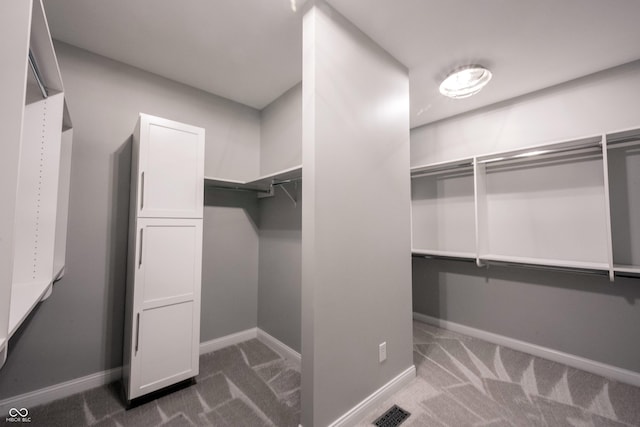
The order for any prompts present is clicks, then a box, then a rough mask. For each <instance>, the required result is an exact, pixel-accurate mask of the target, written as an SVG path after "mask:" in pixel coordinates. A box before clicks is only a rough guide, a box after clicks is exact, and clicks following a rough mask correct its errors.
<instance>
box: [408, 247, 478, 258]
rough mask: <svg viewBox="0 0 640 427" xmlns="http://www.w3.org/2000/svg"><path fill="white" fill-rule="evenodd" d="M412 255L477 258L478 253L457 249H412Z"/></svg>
mask: <svg viewBox="0 0 640 427" xmlns="http://www.w3.org/2000/svg"><path fill="white" fill-rule="evenodd" d="M411 254H412V255H424V256H433V257H442V258H462V259H470V260H475V259H476V254H475V253H474V252H456V251H439V250H433V249H415V248H414V249H411Z"/></svg>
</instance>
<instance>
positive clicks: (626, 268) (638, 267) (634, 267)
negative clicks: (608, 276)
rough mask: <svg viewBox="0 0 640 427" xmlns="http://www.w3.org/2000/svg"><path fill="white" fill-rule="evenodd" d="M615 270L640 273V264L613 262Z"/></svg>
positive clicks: (617, 271)
mask: <svg viewBox="0 0 640 427" xmlns="http://www.w3.org/2000/svg"><path fill="white" fill-rule="evenodd" d="M613 271H615V272H616V273H630V274H638V275H640V265H624V264H613Z"/></svg>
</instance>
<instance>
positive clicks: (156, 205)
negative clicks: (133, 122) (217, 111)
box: [138, 114, 204, 218]
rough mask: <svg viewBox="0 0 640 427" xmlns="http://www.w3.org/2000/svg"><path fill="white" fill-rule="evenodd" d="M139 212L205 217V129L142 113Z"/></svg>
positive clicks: (162, 215)
mask: <svg viewBox="0 0 640 427" xmlns="http://www.w3.org/2000/svg"><path fill="white" fill-rule="evenodd" d="M139 138H140V142H139V144H140V145H139V149H140V153H139V155H140V157H139V165H140V167H139V170H138V174H139V176H138V185H139V191H138V216H139V217H146V218H202V209H203V207H202V206H203V197H204V129H202V128H198V127H194V126H189V125H185V124H182V123H178V122H174V121H171V120H166V119H161V118H158V117H153V116H148V115H145V114H141V115H140V136H139Z"/></svg>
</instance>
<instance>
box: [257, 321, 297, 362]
mask: <svg viewBox="0 0 640 427" xmlns="http://www.w3.org/2000/svg"><path fill="white" fill-rule="evenodd" d="M258 339H259V340H260V341H262V342H263V343H264V344H266V345H268V346H269V347H271V349H272V350H273V351H275V352H276V353H278V354H279V355H280V356H282V357H284V358H285V359H289V360H293V361H294V362H296V363H297V364H298V365H300V363H301V361H302V357H301V356H300V353H298V352H297V351H295V350H294V349H292V348H291V347H289V346H288V345H286V344H285V343H283V342H282V341H280V340H278V339H277V338H274V337H273V336H271V335H269V334H268V333H267V332H265V331H263V330H262V329H258Z"/></svg>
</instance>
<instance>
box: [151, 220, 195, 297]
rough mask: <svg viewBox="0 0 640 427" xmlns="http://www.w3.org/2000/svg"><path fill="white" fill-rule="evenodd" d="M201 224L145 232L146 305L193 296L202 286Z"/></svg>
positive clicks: (153, 226) (156, 227) (155, 227)
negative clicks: (200, 259)
mask: <svg viewBox="0 0 640 427" xmlns="http://www.w3.org/2000/svg"><path fill="white" fill-rule="evenodd" d="M200 222H201V220H195V221H191V222H190V223H180V224H178V223H168V224H147V225H146V226H144V227H143V228H142V239H143V242H142V243H143V248H142V265H141V267H142V268H143V278H142V281H143V283H142V289H143V293H144V294H143V304H145V305H146V304H148V303H150V302H153V301H158V300H163V299H168V298H171V297H177V296H187V295H193V292H194V289H195V288H196V287H197V286H199V284H198V283H197V280H198V277H197V276H198V269H199V263H198V259H199V256H200V255H199V253H200V251H201V247H202V244H201V238H200V237H199V236H201V235H202V231H201V228H202V227H201V225H200Z"/></svg>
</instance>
